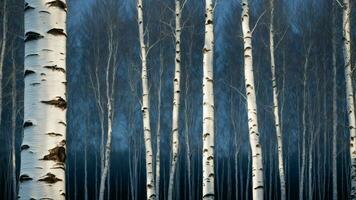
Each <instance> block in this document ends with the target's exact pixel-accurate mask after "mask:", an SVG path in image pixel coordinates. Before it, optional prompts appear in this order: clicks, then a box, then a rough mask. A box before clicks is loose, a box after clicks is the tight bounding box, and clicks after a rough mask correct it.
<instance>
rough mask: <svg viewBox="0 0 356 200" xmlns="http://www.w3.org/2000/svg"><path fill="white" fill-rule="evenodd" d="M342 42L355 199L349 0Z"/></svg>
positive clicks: (355, 125) (355, 122)
mask: <svg viewBox="0 0 356 200" xmlns="http://www.w3.org/2000/svg"><path fill="white" fill-rule="evenodd" d="M342 19H343V23H342V27H343V42H344V48H343V50H344V64H345V80H346V103H347V113H348V120H349V130H350V158H351V173H350V175H351V177H350V178H351V179H350V181H351V194H350V198H351V199H356V138H355V137H356V119H355V101H354V92H353V88H352V66H351V33H350V32H351V22H350V21H351V4H350V0H344V5H343V17H342Z"/></svg>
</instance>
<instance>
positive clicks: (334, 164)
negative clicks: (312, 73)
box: [332, 1, 338, 200]
mask: <svg viewBox="0 0 356 200" xmlns="http://www.w3.org/2000/svg"><path fill="white" fill-rule="evenodd" d="M335 4H336V1H333V11H332V12H333V13H332V31H333V32H332V65H333V66H332V67H333V111H332V112H333V122H332V124H333V133H332V134H333V136H332V182H333V189H332V190H333V200H337V197H338V194H337V123H338V116H337V66H336V50H337V49H336V48H337V42H336V10H335V8H336V5H335Z"/></svg>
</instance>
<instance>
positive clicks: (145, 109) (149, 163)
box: [137, 0, 156, 200]
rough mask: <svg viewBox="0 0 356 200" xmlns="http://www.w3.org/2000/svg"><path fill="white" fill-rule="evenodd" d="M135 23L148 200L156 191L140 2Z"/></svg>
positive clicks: (138, 2)
mask: <svg viewBox="0 0 356 200" xmlns="http://www.w3.org/2000/svg"><path fill="white" fill-rule="evenodd" d="M137 20H138V21H137V22H138V28H139V39H140V49H141V55H140V56H141V61H142V74H141V78H142V110H141V111H142V118H143V132H144V140H145V150H146V151H145V152H146V153H145V155H146V195H147V196H146V198H147V199H149V200H152V199H156V189H155V183H154V177H153V152H152V137H151V125H150V112H149V111H150V103H149V99H150V98H149V86H148V72H147V60H146V59H147V52H146V44H145V38H144V37H145V33H144V24H143V4H142V0H137Z"/></svg>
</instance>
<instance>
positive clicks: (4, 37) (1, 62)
mask: <svg viewBox="0 0 356 200" xmlns="http://www.w3.org/2000/svg"><path fill="white" fill-rule="evenodd" d="M6 8H7V0H4V5H3V19H2V40H1V52H0V125H1V124H2V123H1V122H2V117H1V113H2V78H3V67H4V61H5V50H6V42H7V22H8V20H7V10H6Z"/></svg>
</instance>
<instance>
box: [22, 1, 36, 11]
mask: <svg viewBox="0 0 356 200" xmlns="http://www.w3.org/2000/svg"><path fill="white" fill-rule="evenodd" d="M33 9H35V8H34V7H32V6H30V4H28V3H27V2H26V3H25V9H24V11H28V10H33Z"/></svg>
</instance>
